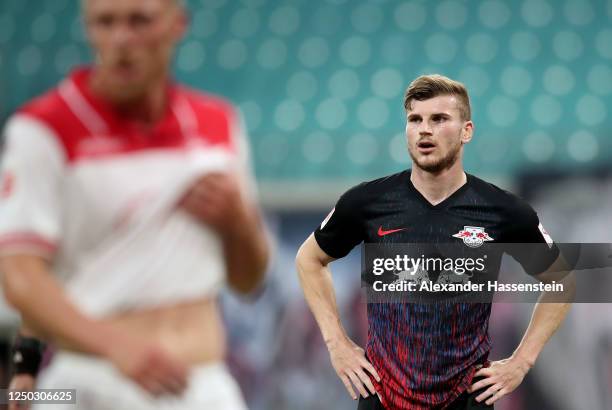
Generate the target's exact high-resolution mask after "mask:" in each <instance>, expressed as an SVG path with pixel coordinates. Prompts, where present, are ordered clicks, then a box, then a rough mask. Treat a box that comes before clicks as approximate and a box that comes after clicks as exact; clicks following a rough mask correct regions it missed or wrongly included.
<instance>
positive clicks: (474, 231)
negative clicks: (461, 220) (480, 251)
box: [452, 226, 493, 248]
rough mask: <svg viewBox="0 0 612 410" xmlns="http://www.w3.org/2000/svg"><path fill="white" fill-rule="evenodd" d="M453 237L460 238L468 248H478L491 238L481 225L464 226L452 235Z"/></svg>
mask: <svg viewBox="0 0 612 410" xmlns="http://www.w3.org/2000/svg"><path fill="white" fill-rule="evenodd" d="M452 237H453V238H457V239H461V240H462V241H463V243H464V244H466V245H467V246H469V247H470V248H478V247H479V246H482V244H483V243H485V241H492V240H493V238H491V236H489V234H488V233H486V232H485V229H484V228H483V227H481V226H464V227H463V229H461V230H460V231H459V232H457V233H456V234H454V235H452Z"/></svg>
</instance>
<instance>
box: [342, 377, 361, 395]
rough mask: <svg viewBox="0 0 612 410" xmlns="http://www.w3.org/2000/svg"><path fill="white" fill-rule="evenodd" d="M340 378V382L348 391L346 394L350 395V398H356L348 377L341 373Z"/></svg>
mask: <svg viewBox="0 0 612 410" xmlns="http://www.w3.org/2000/svg"><path fill="white" fill-rule="evenodd" d="M340 380H342V383H343V384H344V387H346V391H348V394H349V395H350V396H351V398H352V399H353V400H357V395H356V394H355V390H353V386H352V385H351V382H350V381H349V379H348V377H346V375H344V374H343V375H342V376H340Z"/></svg>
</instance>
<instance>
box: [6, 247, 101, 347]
mask: <svg viewBox="0 0 612 410" xmlns="http://www.w3.org/2000/svg"><path fill="white" fill-rule="evenodd" d="M0 270H1V272H2V285H3V289H4V295H5V297H6V299H7V301H8V302H9V303H10V304H11V305H12V306H13V307H14V308H15V309H17V310H18V311H19V312H20V313H21V315H22V317H23V320H24V321H25V322H27V323H28V329H26V332H28V333H34V334H36V335H37V336H40V337H41V338H43V339H45V340H49V341H52V342H54V343H56V344H58V345H60V346H62V347H65V348H68V349H71V350H77V351H81V352H84V353H90V354H95V355H105V354H106V353H107V351H106V349H107V347H108V345H109V338H110V337H111V329H110V328H108V327H107V326H106V325H103V324H101V323H98V322H95V321H92V320H90V319H88V318H86V317H85V316H84V315H82V314H81V313H79V312H78V311H77V310H76V308H75V307H74V306H73V305H72V304H70V302H69V301H68V299H67V298H66V295H65V294H64V292H63V290H62V289H61V287H60V285H59V283H58V282H57V280H56V279H55V277H54V276H53V275H52V274H51V272H50V269H49V266H48V262H46V261H45V260H44V259H43V258H41V257H38V256H32V255H11V256H4V257H2V258H1V259H0Z"/></svg>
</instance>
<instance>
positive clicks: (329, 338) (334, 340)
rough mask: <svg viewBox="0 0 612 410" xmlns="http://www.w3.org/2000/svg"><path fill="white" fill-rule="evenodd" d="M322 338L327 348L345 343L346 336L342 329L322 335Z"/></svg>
mask: <svg viewBox="0 0 612 410" xmlns="http://www.w3.org/2000/svg"><path fill="white" fill-rule="evenodd" d="M323 340H324V341H325V345H326V346H327V349H328V350H331V349H334V348H336V347H337V346H338V345H341V344H344V343H346V341H347V340H348V337H347V336H346V334H345V333H344V332H343V331H340V330H339V331H337V332H334V333H333V334H330V335H325V334H324V335H323Z"/></svg>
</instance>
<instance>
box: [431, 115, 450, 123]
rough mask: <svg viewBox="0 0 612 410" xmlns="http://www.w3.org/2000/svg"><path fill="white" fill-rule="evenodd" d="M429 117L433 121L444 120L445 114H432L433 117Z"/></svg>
mask: <svg viewBox="0 0 612 410" xmlns="http://www.w3.org/2000/svg"><path fill="white" fill-rule="evenodd" d="M431 119H432V120H433V122H444V121H446V120H447V118H446V116H445V115H434V116H433V117H431Z"/></svg>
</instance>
